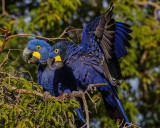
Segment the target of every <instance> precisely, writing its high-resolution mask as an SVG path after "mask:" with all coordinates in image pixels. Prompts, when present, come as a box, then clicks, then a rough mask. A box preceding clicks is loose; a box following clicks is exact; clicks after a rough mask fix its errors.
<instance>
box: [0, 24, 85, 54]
mask: <svg viewBox="0 0 160 128" xmlns="http://www.w3.org/2000/svg"><path fill="white" fill-rule="evenodd" d="M70 28H72V30H68V29H70ZM0 30H1V31H3V32H4V35H0V36H1V37H3V38H4V40H3V43H2V46H1V49H0V52H1V51H2V50H3V49H4V47H5V44H6V42H7V40H8V39H11V38H14V37H21V36H22V37H23V36H26V37H28V36H31V37H36V38H38V39H44V40H48V41H52V42H53V41H55V40H66V39H68V38H62V37H63V36H64V35H65V34H67V33H69V32H73V31H81V30H82V29H74V28H73V27H71V26H68V27H67V28H66V29H65V30H64V31H63V32H62V34H61V35H60V36H59V37H57V38H47V37H43V36H37V35H32V34H15V35H11V36H8V34H9V33H10V32H8V30H7V27H5V26H4V27H3V28H0Z"/></svg>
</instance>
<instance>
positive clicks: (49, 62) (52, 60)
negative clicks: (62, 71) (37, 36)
mask: <svg viewBox="0 0 160 128" xmlns="http://www.w3.org/2000/svg"><path fill="white" fill-rule="evenodd" d="M54 60H55V59H54V58H53V57H48V60H47V65H48V67H49V68H50V69H51V70H53V71H54V69H53V68H52V64H53V63H54Z"/></svg>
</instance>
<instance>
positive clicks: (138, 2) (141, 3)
mask: <svg viewBox="0 0 160 128" xmlns="http://www.w3.org/2000/svg"><path fill="white" fill-rule="evenodd" d="M135 3H136V4H137V5H150V6H152V7H154V8H155V9H154V20H156V21H157V12H158V11H159V10H160V5H158V4H157V3H155V2H151V1H136V2H135Z"/></svg>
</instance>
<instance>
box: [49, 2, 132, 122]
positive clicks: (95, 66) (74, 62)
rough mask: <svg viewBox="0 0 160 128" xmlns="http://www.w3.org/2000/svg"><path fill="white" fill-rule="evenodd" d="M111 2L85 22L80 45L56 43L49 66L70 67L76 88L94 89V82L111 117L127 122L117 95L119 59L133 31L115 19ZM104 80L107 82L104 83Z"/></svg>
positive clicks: (50, 54)
mask: <svg viewBox="0 0 160 128" xmlns="http://www.w3.org/2000/svg"><path fill="white" fill-rule="evenodd" d="M113 8H114V7H113V6H112V5H111V6H110V8H109V9H108V10H107V11H106V12H105V13H104V14H103V15H101V16H99V17H97V18H95V19H94V20H93V21H92V22H90V23H88V24H87V25H85V27H84V29H83V33H82V40H81V44H80V46H77V45H76V44H75V43H73V42H70V41H67V42H66V41H61V42H58V43H56V44H55V45H54V46H53V47H52V48H51V49H50V52H49V58H48V61H47V64H48V67H49V68H50V69H52V70H53V68H52V64H53V63H55V64H56V67H55V68H54V70H55V69H56V68H62V67H63V66H66V67H68V68H71V69H72V72H73V75H74V77H73V78H74V79H76V80H77V83H78V89H80V90H82V91H84V90H85V89H87V88H89V89H91V90H92V89H93V87H95V85H96V84H100V83H101V85H99V86H97V90H98V91H99V92H101V94H102V97H103V101H104V104H105V107H106V109H107V110H108V112H109V115H110V116H111V118H114V119H121V120H123V121H125V122H129V121H128V119H127V116H126V115H125V113H124V110H123V107H122V104H121V102H120V100H119V98H118V94H117V93H118V92H117V86H116V85H121V84H122V82H123V80H122V76H121V70H120V65H119V63H118V59H119V58H120V57H122V56H124V55H126V54H127V50H126V46H127V47H130V43H129V40H131V39H132V38H131V36H130V35H129V34H128V33H130V32H132V30H131V29H130V26H129V25H128V24H125V23H121V22H116V21H115V20H114V18H113ZM105 83H106V84H107V85H105Z"/></svg>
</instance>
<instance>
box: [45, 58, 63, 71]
mask: <svg viewBox="0 0 160 128" xmlns="http://www.w3.org/2000/svg"><path fill="white" fill-rule="evenodd" d="M54 62H55V65H56V69H60V68H62V67H63V66H64V64H63V62H62V61H55V58H54V57H49V58H48V60H47V65H48V67H49V68H50V69H51V70H53V71H54V69H53V68H52V64H53V63H54Z"/></svg>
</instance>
